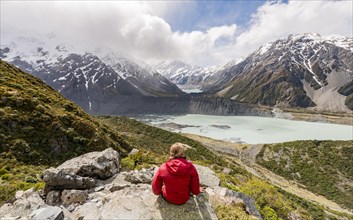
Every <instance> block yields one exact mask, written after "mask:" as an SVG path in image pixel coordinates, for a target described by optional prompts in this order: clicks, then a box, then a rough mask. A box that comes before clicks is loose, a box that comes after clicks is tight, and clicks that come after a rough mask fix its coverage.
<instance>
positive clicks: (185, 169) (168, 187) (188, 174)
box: [152, 143, 204, 205]
mask: <svg viewBox="0 0 353 220" xmlns="http://www.w3.org/2000/svg"><path fill="white" fill-rule="evenodd" d="M187 148H191V147H190V146H188V145H186V144H182V143H175V144H173V145H172V146H171V147H170V153H169V160H168V161H167V162H165V163H163V164H162V165H161V166H160V167H159V169H158V171H157V172H156V173H155V175H154V177H153V181H152V190H153V193H154V194H155V195H161V196H162V197H163V198H164V199H165V200H166V201H168V202H170V203H173V204H177V205H182V204H184V203H186V202H187V201H188V200H189V197H190V192H191V193H192V194H194V195H198V194H200V192H203V191H204V189H203V188H201V187H200V182H199V175H198V173H197V171H196V168H195V166H194V165H193V164H192V163H191V162H190V161H187V160H186V157H185V154H184V151H185V150H186V149H187Z"/></svg>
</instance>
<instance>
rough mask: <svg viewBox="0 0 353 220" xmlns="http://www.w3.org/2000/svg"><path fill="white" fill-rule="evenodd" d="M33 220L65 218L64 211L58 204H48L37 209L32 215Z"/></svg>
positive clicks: (59, 219) (60, 219) (58, 219)
mask: <svg viewBox="0 0 353 220" xmlns="http://www.w3.org/2000/svg"><path fill="white" fill-rule="evenodd" d="M30 217H31V219H33V220H43V219H46V220H64V212H63V210H61V208H59V207H56V206H48V207H45V208H41V209H38V210H35V211H34V212H33V213H32V214H31V215H30Z"/></svg>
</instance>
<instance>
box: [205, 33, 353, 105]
mask: <svg viewBox="0 0 353 220" xmlns="http://www.w3.org/2000/svg"><path fill="white" fill-rule="evenodd" d="M337 45H338V46H337ZM352 46H353V38H348V37H341V38H339V37H324V38H322V37H321V36H320V35H318V34H303V35H290V36H288V37H287V38H282V39H279V40H277V41H275V42H273V43H267V44H265V45H263V46H261V47H260V48H259V49H257V50H256V51H254V52H253V53H252V54H250V55H249V56H248V57H247V58H246V59H245V60H244V61H242V62H240V63H238V64H236V65H231V66H229V67H228V68H225V69H224V70H222V71H219V72H217V73H216V74H214V77H213V79H212V80H211V81H209V82H207V83H205V84H206V85H205V86H204V87H203V89H204V90H205V91H206V92H208V93H214V94H216V95H219V96H222V97H227V98H231V99H234V100H238V101H244V102H248V103H254V104H256V103H258V104H262V105H269V106H281V105H284V106H288V107H304V108H307V107H316V109H319V110H330V111H345V112H347V111H349V109H348V107H347V106H346V105H345V101H346V100H348V102H349V103H350V101H349V100H351V99H350V98H349V96H348V98H347V96H346V97H345V96H344V95H341V94H340V93H338V92H337V91H338V90H339V89H340V88H341V87H342V86H344V85H345V84H346V83H347V82H350V81H352V80H353V61H352V60H353V53H352V51H353V50H352V49H351V47H352ZM349 95H350V94H349ZM330 101H331V103H330ZM348 106H351V105H350V104H348Z"/></svg>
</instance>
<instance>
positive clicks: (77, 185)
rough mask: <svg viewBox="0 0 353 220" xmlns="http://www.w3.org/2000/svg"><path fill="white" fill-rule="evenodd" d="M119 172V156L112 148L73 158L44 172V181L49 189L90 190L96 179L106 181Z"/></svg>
mask: <svg viewBox="0 0 353 220" xmlns="http://www.w3.org/2000/svg"><path fill="white" fill-rule="evenodd" d="M118 172H119V154H118V152H117V151H115V150H113V149H112V148H108V149H106V150H104V151H102V152H91V153H87V154H84V155H81V156H79V157H76V158H73V159H71V160H68V161H66V162H64V163H63V164H61V165H60V166H59V167H57V168H50V169H47V170H46V171H45V172H44V175H43V180H44V182H45V183H46V187H47V188H49V189H59V190H63V189H89V188H93V187H95V186H96V179H101V180H105V179H108V178H110V177H112V176H113V175H114V174H116V173H118Z"/></svg>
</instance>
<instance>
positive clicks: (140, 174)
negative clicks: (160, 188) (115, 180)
mask: <svg viewBox="0 0 353 220" xmlns="http://www.w3.org/2000/svg"><path fill="white" fill-rule="evenodd" d="M154 170H155V167H151V168H149V169H141V170H140V171H137V170H134V171H130V172H127V173H126V174H124V176H125V178H124V179H125V180H126V181H128V182H131V183H134V184H137V183H148V184H149V183H152V179H153V175H154Z"/></svg>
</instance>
